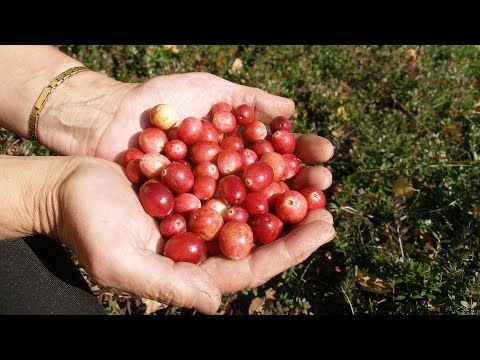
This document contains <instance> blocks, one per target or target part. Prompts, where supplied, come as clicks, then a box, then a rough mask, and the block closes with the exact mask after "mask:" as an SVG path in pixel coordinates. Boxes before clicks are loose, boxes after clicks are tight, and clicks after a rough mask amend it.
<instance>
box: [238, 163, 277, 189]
mask: <svg viewBox="0 0 480 360" xmlns="http://www.w3.org/2000/svg"><path fill="white" fill-rule="evenodd" d="M242 179H243V182H244V183H245V186H246V187H247V189H248V190H250V191H262V190H263V189H265V188H266V187H267V186H268V185H270V184H271V183H272V180H273V169H272V167H271V166H270V165H269V164H267V163H265V162H263V161H258V162H256V163H254V164H252V165H250V166H249V167H247V168H246V169H245V172H244V173H243V177H242Z"/></svg>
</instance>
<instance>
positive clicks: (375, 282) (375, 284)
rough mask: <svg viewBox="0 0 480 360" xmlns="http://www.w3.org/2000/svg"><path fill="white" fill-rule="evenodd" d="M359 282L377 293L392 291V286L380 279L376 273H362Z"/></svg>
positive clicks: (366, 288)
mask: <svg viewBox="0 0 480 360" xmlns="http://www.w3.org/2000/svg"><path fill="white" fill-rule="evenodd" d="M357 282H358V283H359V284H360V286H361V287H362V288H363V290H365V291H369V292H373V293H375V294H388V293H389V292H391V291H392V287H391V286H390V285H389V284H387V282H386V281H385V280H382V279H380V278H379V277H376V276H374V275H365V274H363V275H360V276H359V277H358V279H357Z"/></svg>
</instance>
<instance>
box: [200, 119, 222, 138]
mask: <svg viewBox="0 0 480 360" xmlns="http://www.w3.org/2000/svg"><path fill="white" fill-rule="evenodd" d="M218 136H219V134H218V131H217V129H215V126H213V124H212V123H211V122H210V121H207V120H204V119H202V132H201V133H200V136H199V137H198V139H197V141H198V142H204V141H213V142H214V143H218V141H219V140H218Z"/></svg>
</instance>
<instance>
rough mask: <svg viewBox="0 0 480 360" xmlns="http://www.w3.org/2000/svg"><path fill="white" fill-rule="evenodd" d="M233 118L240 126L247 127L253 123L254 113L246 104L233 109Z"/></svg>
mask: <svg viewBox="0 0 480 360" xmlns="http://www.w3.org/2000/svg"><path fill="white" fill-rule="evenodd" d="M234 114H235V117H236V118H237V121H238V123H239V124H240V125H248V124H250V123H251V122H252V121H253V117H254V115H255V114H254V112H253V109H252V107H251V106H249V105H247V104H243V105H240V106H239V107H237V108H236V109H235V112H234Z"/></svg>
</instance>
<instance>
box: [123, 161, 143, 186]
mask: <svg viewBox="0 0 480 360" xmlns="http://www.w3.org/2000/svg"><path fill="white" fill-rule="evenodd" d="M126 173H127V177H128V180H130V181H131V182H132V183H134V184H141V183H143V182H145V181H146V180H147V177H146V176H145V175H144V174H143V172H142V170H141V169H140V160H138V159H135V160H131V161H130V162H129V163H128V165H127V169H126Z"/></svg>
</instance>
